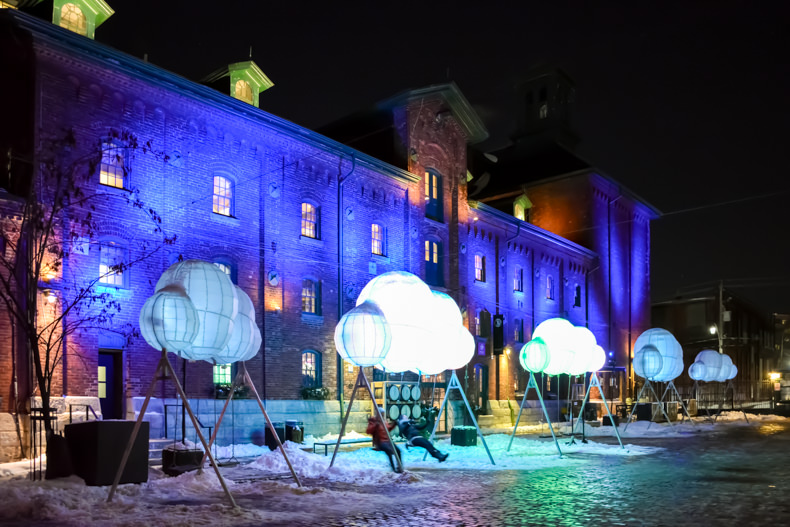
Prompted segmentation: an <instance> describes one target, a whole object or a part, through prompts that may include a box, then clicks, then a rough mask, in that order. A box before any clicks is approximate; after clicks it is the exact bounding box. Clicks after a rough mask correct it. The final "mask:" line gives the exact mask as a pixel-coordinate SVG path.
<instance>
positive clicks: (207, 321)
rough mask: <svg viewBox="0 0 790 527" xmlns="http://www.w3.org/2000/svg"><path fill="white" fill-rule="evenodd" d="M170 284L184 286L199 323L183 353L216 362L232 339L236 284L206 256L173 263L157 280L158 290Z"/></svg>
mask: <svg viewBox="0 0 790 527" xmlns="http://www.w3.org/2000/svg"><path fill="white" fill-rule="evenodd" d="M168 285H179V286H181V287H183V288H184V290H185V291H186V294H187V296H189V299H190V300H191V301H192V304H193V305H194V306H195V310H196V312H197V318H198V321H199V327H198V332H197V335H196V336H195V338H194V340H193V341H192V344H191V345H190V346H189V348H186V349H184V350H183V351H182V355H181V356H182V357H185V358H189V359H191V360H205V361H208V362H214V361H215V359H214V357H215V356H216V355H217V354H219V353H221V352H222V350H223V349H224V348H225V346H227V344H228V341H229V340H230V335H231V333H232V331H233V320H234V318H236V314H237V313H238V310H239V298H238V295H237V294H236V288H235V286H234V285H233V282H231V281H230V278H229V277H228V275H226V274H225V273H224V272H223V271H222V269H220V268H219V267H217V266H216V265H214V264H212V263H209V262H204V261H203V260H185V261H183V262H176V263H174V264H173V265H171V266H170V267H169V268H168V269H167V270H166V271H165V272H164V273H162V276H161V277H160V278H159V281H158V282H157V283H156V291H160V290H161V289H163V288H165V287H167V286H168Z"/></svg>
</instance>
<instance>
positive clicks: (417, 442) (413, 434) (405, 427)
mask: <svg viewBox="0 0 790 527" xmlns="http://www.w3.org/2000/svg"><path fill="white" fill-rule="evenodd" d="M426 426H428V423H427V422H425V423H424V424H422V425H418V424H416V423H415V422H414V421H412V420H410V419H409V418H408V417H406V416H405V415H401V416H400V417H399V418H398V430H399V431H400V435H402V436H403V437H405V438H406V441H407V443H406V444H407V445H411V446H416V447H419V448H424V449H425V450H427V451H428V453H429V454H430V455H432V456H433V457H435V458H436V459H438V460H439V463H442V462H443V461H444V460H445V459H447V456H449V455H450V454H442V453H441V452H439V451H438V450H437V449H436V447H435V446H433V444H431V442H430V441H428V440H427V439H425V438H424V437H423V436H422V433H421V430H423V429H424V428H425V427H426Z"/></svg>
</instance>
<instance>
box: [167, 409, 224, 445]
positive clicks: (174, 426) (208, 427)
mask: <svg viewBox="0 0 790 527" xmlns="http://www.w3.org/2000/svg"><path fill="white" fill-rule="evenodd" d="M182 406H183V404H180V403H176V404H165V405H164V409H165V417H164V419H165V438H169V437H170V436H169V435H168V426H167V409H168V408H169V407H173V408H181V407H182ZM177 411H178V410H176V412H177ZM174 413H175V412H174ZM195 419H196V420H197V422H198V426H200V428H204V429H206V430H208V437H211V431H212V430H213V429H214V425H211V426H207V425H204V424H203V423H202V422H200V418H199V417H198V416H197V414H195ZM177 424H178V419H176V420H175V422H174V423H173V438H174V439H175V437H176V425H177ZM184 435H186V434H184ZM208 437H207V438H206V439H207V440H208ZM181 439H182V440H183V439H185V438H184V437H182V438H181ZM194 442H195V443H197V442H198V437H197V432H195V441H194Z"/></svg>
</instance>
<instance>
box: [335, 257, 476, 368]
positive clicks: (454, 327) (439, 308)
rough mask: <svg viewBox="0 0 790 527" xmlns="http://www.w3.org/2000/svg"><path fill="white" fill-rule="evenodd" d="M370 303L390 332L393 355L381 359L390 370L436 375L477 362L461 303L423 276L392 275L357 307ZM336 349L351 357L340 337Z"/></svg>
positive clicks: (374, 283)
mask: <svg viewBox="0 0 790 527" xmlns="http://www.w3.org/2000/svg"><path fill="white" fill-rule="evenodd" d="M366 302H368V303H370V304H372V305H375V307H376V308H378V310H379V311H380V313H381V315H382V316H383V319H384V320H385V321H386V324H387V325H388V327H389V334H390V338H391V340H390V346H389V351H388V352H385V353H383V354H381V360H380V362H379V363H378V364H379V365H380V366H381V367H382V368H384V369H386V370H387V371H389V372H392V373H400V372H404V371H407V370H412V371H417V372H419V373H421V374H423V375H432V374H436V373H440V372H442V371H444V370H447V369H457V368H460V367H462V366H464V365H466V364H467V363H468V362H469V360H470V359H471V358H472V356H473V354H474V348H475V342H474V337H472V336H471V334H469V331H468V330H467V329H466V328H465V327H464V326H463V325H462V320H463V318H462V316H461V311H460V310H459V309H458V306H457V304H456V303H455V301H454V300H453V299H452V298H451V297H450V296H448V295H446V294H444V293H440V292H436V291H431V289H430V288H429V287H428V286H427V285H426V284H425V282H423V281H422V280H420V279H419V278H418V277H417V276H415V275H413V274H411V273H408V272H405V271H392V272H389V273H384V274H381V275H379V276H377V277H375V278H373V279H372V280H371V281H370V282H368V283H367V285H365V287H364V288H363V289H362V291H361V292H360V294H359V297H358V298H357V307H359V306H361V305H362V304H364V303H366ZM341 321H342V319H341ZM337 331H338V330H337V329H336V330H335V335H337ZM355 331H356V330H355ZM352 340H353V339H352ZM335 346H336V347H337V349H338V352H339V353H340V354H341V356H342V355H343V353H346V350H345V346H346V344H343V343H342V342H340V343H339V342H338V340H337V338H336V340H335ZM341 347H342V348H343V349H344V351H341ZM344 358H345V357H344ZM372 360H373V359H371V360H370V361H366V362H372ZM352 362H353V361H352ZM367 365H370V366H373V365H375V363H373V364H367Z"/></svg>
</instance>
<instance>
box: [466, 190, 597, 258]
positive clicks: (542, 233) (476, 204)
mask: <svg viewBox="0 0 790 527" xmlns="http://www.w3.org/2000/svg"><path fill="white" fill-rule="evenodd" d="M467 203H468V204H469V207H471V208H473V209H475V210H479V211H480V212H482V213H485V214H489V215H491V216H493V217H494V218H496V219H498V220H500V221H503V222H505V223H509V224H511V225H514V226H516V227H518V228H519V229H521V230H523V231H524V232H529V233H530V234H533V235H535V236H536V237H538V238H540V239H541V240H543V241H545V242H548V243H551V244H553V245H559V246H561V247H562V248H563V249H565V250H567V251H570V252H572V253H574V254H577V255H579V256H581V257H583V258H587V259H589V260H595V259H597V258H598V253H596V252H595V251H591V250H590V249H587V248H586V247H582V246H581V245H579V244H576V243H573V242H572V241H570V240H567V239H565V238H563V237H562V236H558V235H556V234H554V233H553V232H549V231H547V230H545V229H541V228H540V227H538V226H536V225H533V224H531V223H527V222H526V221H522V220H520V219H518V218H516V217H514V216H511V215H510V214H508V213H506V212H502V211H501V210H499V209H495V208H494V207H491V206H490V205H486V204H485V203H482V202H480V201H473V200H469V201H468V202H467Z"/></svg>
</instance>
